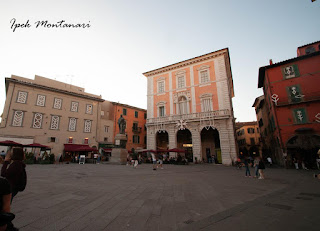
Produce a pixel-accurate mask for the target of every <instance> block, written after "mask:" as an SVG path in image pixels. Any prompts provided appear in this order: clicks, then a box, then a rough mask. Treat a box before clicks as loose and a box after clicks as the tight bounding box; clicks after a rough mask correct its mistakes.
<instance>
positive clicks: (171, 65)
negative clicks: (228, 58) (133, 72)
mask: <svg viewBox="0 0 320 231" xmlns="http://www.w3.org/2000/svg"><path fill="white" fill-rule="evenodd" d="M222 51H226V52H227V53H229V48H223V49H220V50H217V51H213V52H210V53H207V54H204V55H200V56H196V57H194V58H191V59H187V60H184V61H181V62H177V63H174V64H170V65H168V66H164V67H160V68H157V69H154V70H151V71H147V72H144V73H142V74H143V75H145V76H147V75H148V74H151V73H152V72H155V71H158V70H161V69H174V68H169V67H174V66H177V67H175V68H179V67H181V66H184V65H177V64H182V63H184V62H188V61H191V60H193V59H198V58H201V57H205V56H210V55H214V54H217V53H219V52H220V53H221V52H222ZM221 54H222V53H221ZM187 65H188V64H187Z"/></svg>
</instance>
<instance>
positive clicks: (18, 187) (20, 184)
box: [1, 148, 27, 202]
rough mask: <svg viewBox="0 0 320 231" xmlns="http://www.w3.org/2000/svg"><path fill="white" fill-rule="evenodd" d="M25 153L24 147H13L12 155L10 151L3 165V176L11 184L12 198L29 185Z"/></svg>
mask: <svg viewBox="0 0 320 231" xmlns="http://www.w3.org/2000/svg"><path fill="white" fill-rule="evenodd" d="M24 159H25V155H24V152H23V149H22V148H13V149H12V155H11V152H8V153H7V155H6V157H5V161H4V163H3V165H2V169H1V176H3V177H5V178H6V179H7V180H8V181H9V183H10V186H11V192H12V197H11V202H12V199H13V198H14V197H15V196H16V195H17V194H18V192H22V191H23V190H24V189H25V187H26V185H27V173H26V169H25V168H26V165H25V163H23V160H24Z"/></svg>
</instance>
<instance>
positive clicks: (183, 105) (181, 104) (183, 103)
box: [178, 96, 188, 115]
mask: <svg viewBox="0 0 320 231" xmlns="http://www.w3.org/2000/svg"><path fill="white" fill-rule="evenodd" d="M178 109H179V114H180V115H183V114H188V103H187V98H186V97H185V96H180V97H179V99H178Z"/></svg>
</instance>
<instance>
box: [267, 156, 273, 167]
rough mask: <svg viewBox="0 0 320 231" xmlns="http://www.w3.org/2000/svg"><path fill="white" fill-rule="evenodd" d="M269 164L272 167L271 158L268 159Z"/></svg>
mask: <svg viewBox="0 0 320 231" xmlns="http://www.w3.org/2000/svg"><path fill="white" fill-rule="evenodd" d="M267 160H268V163H269V167H270V168H271V167H272V159H271V157H270V156H268V157H267Z"/></svg>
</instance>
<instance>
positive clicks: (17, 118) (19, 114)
mask: <svg viewBox="0 0 320 231" xmlns="http://www.w3.org/2000/svg"><path fill="white" fill-rule="evenodd" d="M22 122H23V111H14V113H13V120H12V126H14V127H22Z"/></svg>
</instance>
